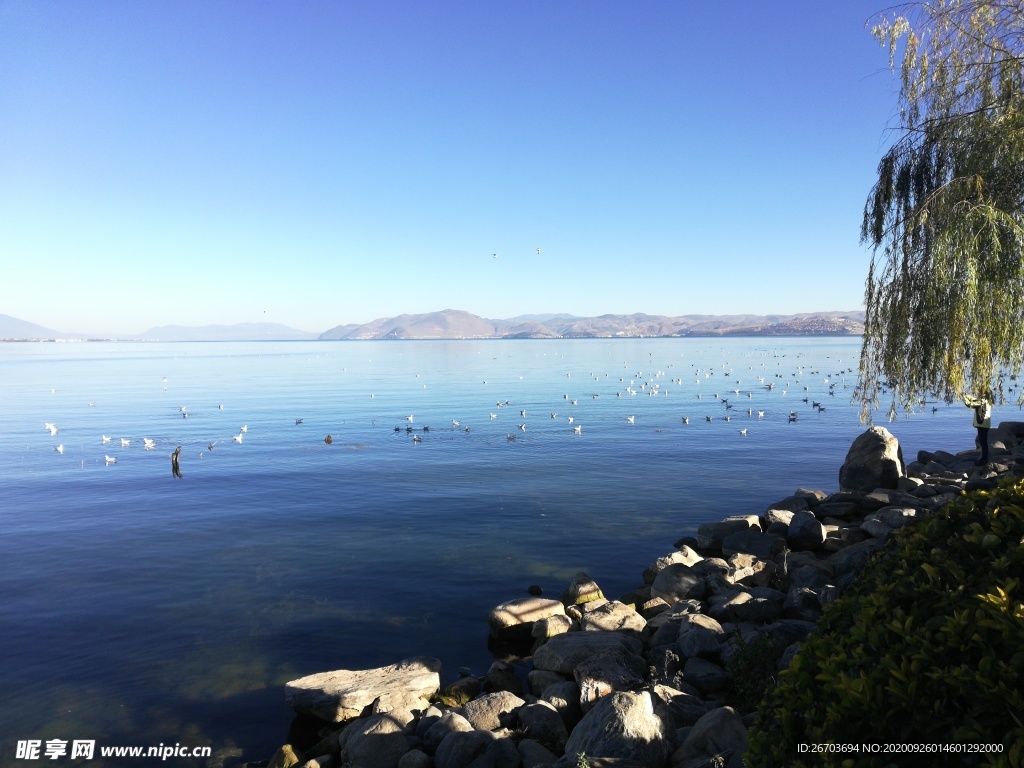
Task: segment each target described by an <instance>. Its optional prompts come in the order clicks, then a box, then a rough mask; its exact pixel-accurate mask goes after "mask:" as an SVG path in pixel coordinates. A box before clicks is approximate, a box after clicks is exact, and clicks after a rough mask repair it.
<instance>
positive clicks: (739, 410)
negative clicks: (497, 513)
mask: <svg viewBox="0 0 1024 768" xmlns="http://www.w3.org/2000/svg"><path fill="white" fill-rule="evenodd" d="M777 365H778V366H779V367H781V365H782V364H781V363H778V364H777ZM668 367H669V369H673V368H675V364H672V365H669V366H668ZM624 368H626V364H625V363H624ZM761 368H762V369H764V370H763V371H760V372H756V371H755V368H754V366H750V367H749V368H748V371H749V372H750V373H749V374H745V375H743V376H742V377H741V376H740V375H737V373H736V372H735V371H734V369H733V367H732V366H731V365H730V364H728V363H722V364H721V365H720V366H715V367H697V366H696V365H692V366H691V369H692V370H691V371H690V372H689V374H688V375H686V374H684V375H676V374H675V373H674V372H670V373H666V371H663V370H654V371H651V372H647V373H644V372H642V371H636V372H635V373H633V374H632V375H631V376H630V375H623V376H620V377H617V378H618V382H617V383H614V382H615V379H614V378H612V375H610V374H608V373H605V374H603V375H599V374H595V373H593V372H591V373H590V379H591V381H592V384H589V385H588V384H584V385H582V386H577V385H576V380H573V382H572V383H573V385H574V386H576V388H577V390H578V391H580V392H584V393H585V394H583V396H582V398H581V396H580V395H579V394H576V395H572V396H571V395H570V394H569V392H565V393H564V394H562V395H561V398H560V400H558V401H553V402H551V403H549V404H548V407H545V405H544V404H543V403H542V402H538V401H537V400H536V398H535V397H534V398H533V405H531V406H530V407H531V413H534V412H535V411H534V408H535V407H539V408H541V409H542V410H541V413H542V414H544V416H545V422H547V423H549V424H550V423H552V422H557V421H559V420H562V421H563V424H564V425H565V426H566V427H568V428H569V430H571V434H573V435H577V436H581V435H583V432H584V430H583V428H584V424H583V423H581V418H587V419H593V420H594V421H593V423H594V424H595V425H599V426H600V427H601V428H602V429H603V428H605V426H606V425H607V424H608V423H609V416H608V414H607V411H605V412H603V413H600V412H598V411H596V410H594V409H593V408H589V407H588V406H586V405H585V406H582V407H581V406H580V405H579V404H580V400H581V399H584V401H586V400H593V401H596V400H599V398H601V397H602V396H605V397H612V398H615V399H616V400H618V401H620V406H619V407H618V409H617V410H618V411H619V412H620V413H622V412H624V409H622V407H621V400H622V398H636V397H639V396H646V397H649V398H659V399H664V398H668V397H670V396H672V398H673V400H674V401H675V402H679V404H680V409H679V410H678V411H676V415H675V416H674V417H673V418H675V419H678V421H677V422H676V423H681V424H682V425H684V426H685V425H689V424H690V423H691V416H690V415H685V411H686V410H688V409H690V408H694V407H701V406H703V409H704V411H705V413H704V414H703V416H704V422H705V423H707V424H711V423H725V424H730V423H732V422H733V421H734V420H736V421H739V420H744V419H748V420H750V421H749V424H743V425H739V424H737V425H736V426H737V429H736V432H737V434H738V435H739V436H740V437H747V436H748V435H750V434H751V432H752V431H755V430H754V424H756V423H757V422H759V421H761V420H764V419H774V420H776V421H781V420H783V419H784V420H785V422H788V423H796V422H797V421H798V420H799V419H800V418H801V413H805V412H806V411H801V413H798V409H799V406H798V405H797V403H802V404H804V405H807V406H809V409H810V410H812V411H814V412H815V413H816V414H822V413H825V412H826V410H827V408H826V406H825V405H824V404H823V401H824V400H825V399H826V398H827V397H835V395H836V394H837V391H838V392H842V391H843V390H849V389H850V388H851V386H852V384H851V383H848V382H847V378H846V377H847V376H848V375H850V374H852V373H853V370H852V369H851V368H844V369H841V370H839V371H838V372H836V373H824V374H823V373H822V372H821V371H820V370H817V369H815V370H808V369H805V368H804V367H803V366H800V365H797V366H796V367H795V370H793V369H791V370H790V372H789V373H783V372H781V371H778V372H775V373H769V372H768V369H767V365H766V364H765V363H761ZM626 370H628V368H626ZM684 376H686V378H685V379H684ZM572 377H573V373H571V372H570V373H567V374H566V378H567V379H572ZM417 378H418V375H417ZM579 378H582V377H577V380H578V379H579ZM852 378H853V377H851V380H852ZM520 379H522V377H520ZM691 380H692V385H693V386H691ZM164 381H165V383H166V377H165V378H164ZM486 383H487V382H486V381H485V382H484V384H486ZM812 387H813V389H812ZM164 389H165V391H166V389H167V388H166V386H165V387H164ZM596 390H600V391H596ZM716 390H717V391H716ZM794 395H796V397H794ZM812 395H814V396H815V397H818V398H820V399H813V397H812ZM822 395H824V397H822ZM370 397H371V398H374V397H375V395H373V394H371V395H370ZM781 397H785V398H786V399H787V401H789V403H790V404H791V405H792V407H787V408H780V407H777V406H772V407H770V408H766V407H765V403H766V402H767V398H772V399H773V400H774V401H775V402H778V398H781ZM844 400H845V401H848V400H849V394H848V393H846V394H845V398H844ZM744 401H746V402H744ZM554 402H561V403H562V404H563V407H564V408H566V409H569V410H570V412H571V415H569V414H563V415H561V416H560V415H559V411H557V410H551V409H550V406H551V405H553V404H554ZM712 403H713V404H714V409H709V408H708V407H707V406H709V405H710V404H712ZM91 405H94V404H93V403H90V406H91ZM528 405H530V403H528ZM223 409H224V406H223V405H218V406H217V410H223ZM515 410H518V414H519V418H518V419H515V420H514V424H515V429H514V430H513V431H508V430H507V429H505V430H499V434H500V432H504V433H505V439H506V440H507V441H508V442H512V441H514V440H516V439H518V438H520V437H523V435H524V433H526V431H527V424H528V421H527V418H526V416H527V409H526V408H523V407H519V406H518V405H517V406H516V407H513V406H512V401H511V399H500V400H497V401H496V402H495V404H494V409H493V410H491V409H488V410H487V422H488V423H489V422H492V421H496V420H498V419H499V414H501V413H502V412H503V411H510V412H514V411H515ZM932 410H933V412H934V410H935V409H934V408H933V409H932ZM680 411H682V413H680ZM625 412H627V413H628V415H625V416H623V417H621V418H623V420H624V422H625V426H626V427H632V426H637V425H643V424H645V423H646V424H647V425H648V426H654V427H655V428H656V429H658V428H662V430H663V427H664V425H665V423H666V420H665V414H664V411H663V410H662V411H659V413H658V414H657V415H656V416H650V417H648V415H647V414H643V413H639V409H637V411H636V412H634V411H632V409H629V411H625ZM178 413H179V414H180V416H181V418H182V419H185V420H188V419H189V418H190V416H191V413H190V412H189V410H188V409H187V408H186V407H185V406H183V405H182V406H178ZM698 418H699V417H698ZM482 420H483V419H482V417H481V421H482ZM502 420H504V418H502ZM303 421H304V420H303V419H302V418H297V419H294V423H295V425H296V426H298V425H300V424H302V423H303ZM374 425H376V420H374ZM44 426H45V428H46V429H47V430H48V431H49V433H50V435H51V436H56V435H57V434H58V429H57V426H56V425H55V424H53V423H51V422H46V423H45V424H44ZM531 429H533V428H531ZM451 430H452V431H456V430H458V431H461V432H465V433H469V432H470V431H471V426H470V425H469V423H468V422H467V420H466V417H464V416H457V417H456V418H452V419H451ZM545 431H550V430H545ZM247 432H248V425H246V424H242V425H241V426H240V427H239V428H238V432H237V434H234V435H232V436H231V437H230V438H227V437H222V438H219V439H214V440H211V441H209V442H206V451H210V452H212V451H213V450H214V449H215V448H216V447H217V445H218V444H219V443H220V442H221V441H222V440H223V441H227V440H230V442H231V443H234V444H238V445H241V444H242V443H243V441H244V439H245V437H246V433H247ZM394 432H395V433H403V432H404V433H405V434H406V435H407V436H411V438H412V442H413V443H414V444H419V443H422V442H423V441H424V437H425V436H426V435H428V434H430V427H429V426H422V427H419V426H414V417H413V415H411V414H410V415H408V416H406V417H405V426H404V428H403V427H402V426H395V427H394ZM493 433H494V430H493V429H491V430H490V431H489V432H488V434H493ZM117 441H119V442H120V446H121V448H122V449H127V448H129V447H130V446H131V445H132V438H127V437H121V438H117ZM100 442H101V444H102V445H103V446H107V445H108V444H113V445H116V444H117V443H116V442H115V438H112V437H109V436H107V435H102V436H101V437H100ZM193 442H194V441H193ZM204 442H205V441H204ZM323 442H324V443H326V444H328V445H331V444H332V443H333V442H334V438H333V437H332V435H330V434H328V435H327V436H326V438H324V439H323ZM142 447H143V450H145V451H154V450H156V449H157V442H156V439H154V438H150V437H143V438H142ZM54 450H55V451H56V452H57V453H59V454H63V453H64V445H63V443H60V444H57V445H56V446H54ZM181 453H182V449H181V446H178V447H177V448H176V449H175V450H174V452H173V453H172V454H171V456H170V458H171V463H172V472H173V474H174V476H175V477H181V476H182V475H181V468H180V461H181ZM203 456H204V452H203V451H200V452H199V454H198V457H199V458H200V459H201V458H203ZM103 463H104V464H106V465H112V464H116V463H117V456H115V455H110V454H109V453H104V454H103Z"/></svg>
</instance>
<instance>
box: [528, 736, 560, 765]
mask: <svg viewBox="0 0 1024 768" xmlns="http://www.w3.org/2000/svg"><path fill="white" fill-rule="evenodd" d="M519 757H520V758H521V759H522V761H523V768H539V766H543V765H550V764H551V763H554V762H555V760H557V759H558V756H557V755H556V754H555V753H553V752H552V751H551V750H550V749H548V748H547V747H545V746H544V745H543V744H541V743H540V742H539V741H534V740H533V739H523V740H522V741H520V742H519Z"/></svg>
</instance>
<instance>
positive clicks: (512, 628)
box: [487, 597, 565, 638]
mask: <svg viewBox="0 0 1024 768" xmlns="http://www.w3.org/2000/svg"><path fill="white" fill-rule="evenodd" d="M564 613H565V607H564V606H563V605H562V603H561V602H560V601H559V600H547V599H545V598H543V597H519V598H516V599H515V600H508V601H506V602H504V603H502V604H501V605H497V606H495V607H494V608H493V609H492V610H491V613H490V615H488V617H487V624H488V626H489V627H490V628H491V636H492V637H495V638H505V637H512V636H519V635H525V636H526V637H529V636H530V631H531V630H532V628H533V622H535V621H539V620H540V619H546V618H547V617H548V616H555V615H557V614H564Z"/></svg>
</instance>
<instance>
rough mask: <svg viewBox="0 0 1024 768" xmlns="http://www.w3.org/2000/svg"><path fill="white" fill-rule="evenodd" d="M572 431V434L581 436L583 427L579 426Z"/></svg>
mask: <svg viewBox="0 0 1024 768" xmlns="http://www.w3.org/2000/svg"><path fill="white" fill-rule="evenodd" d="M572 431H573V434H576V435H582V434H583V425H582V424H580V425H579V426H576V427H573V428H572Z"/></svg>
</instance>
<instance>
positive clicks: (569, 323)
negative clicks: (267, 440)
mask: <svg viewBox="0 0 1024 768" xmlns="http://www.w3.org/2000/svg"><path fill="white" fill-rule="evenodd" d="M863 332H864V313H863V312H860V311H852V312H808V313H803V314H796V315H682V316H679V317H666V316H663V315H646V314H642V313H637V314H632V315H601V316H599V317H574V316H572V315H564V314H562V315H522V316H520V317H516V318H512V319H509V320H487V319H485V318H482V317H479V316H477V315H473V314H470V313H469V312H463V311H461V310H454V309H446V310H443V311H441V312H430V313H428V314H422V315H399V316H398V317H393V318H380V319H378V320H374V321H373V322H371V323H366V324H364V325H355V326H354V325H351V324H349V325H339V326H337V327H335V328H331V329H330V330H328V331H325V332H324V333H322V334H320V338H321V339H324V340H330V339H364V340H366V339H508V338H521V339H537V338H581V339H582V338H586V339H590V338H641V337H666V336H848V335H858V334H861V333H863Z"/></svg>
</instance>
